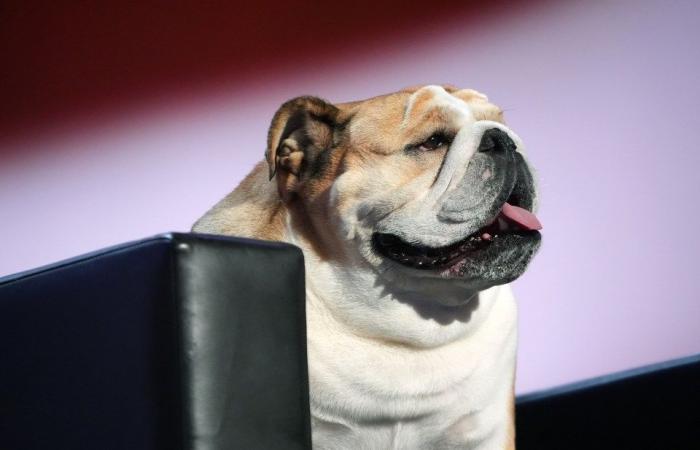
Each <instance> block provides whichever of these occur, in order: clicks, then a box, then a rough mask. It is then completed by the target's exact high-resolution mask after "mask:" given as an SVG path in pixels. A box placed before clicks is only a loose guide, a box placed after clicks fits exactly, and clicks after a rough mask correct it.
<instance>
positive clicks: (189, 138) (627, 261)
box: [0, 0, 700, 392]
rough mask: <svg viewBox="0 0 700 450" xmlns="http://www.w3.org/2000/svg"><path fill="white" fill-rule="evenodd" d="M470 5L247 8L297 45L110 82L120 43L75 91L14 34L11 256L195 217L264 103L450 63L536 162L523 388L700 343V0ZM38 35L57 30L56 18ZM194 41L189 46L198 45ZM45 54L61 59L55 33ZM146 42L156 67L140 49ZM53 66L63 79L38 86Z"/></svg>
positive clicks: (413, 80)
mask: <svg viewBox="0 0 700 450" xmlns="http://www.w3.org/2000/svg"><path fill="white" fill-rule="evenodd" d="M465 5H466V6H459V7H457V6H454V7H452V8H444V7H443V8H442V9H441V8H437V9H436V11H435V15H431V14H424V11H421V10H417V11H413V12H412V11H408V12H407V13H406V15H405V16H400V15H399V17H398V19H397V21H398V23H397V25H396V26H395V27H394V26H393V23H392V20H391V18H392V14H393V12H392V10H391V9H388V10H382V9H380V10H379V12H378V15H377V17H379V18H380V19H382V20H379V21H377V20H375V21H374V22H370V23H369V25H368V28H367V32H366V34H365V33H364V32H362V28H361V27H360V28H359V30H360V31H359V32H358V28H357V27H353V26H352V21H357V20H361V16H358V15H354V16H353V15H350V19H347V20H349V22H343V23H342V24H341V25H342V26H338V27H337V28H334V25H333V24H330V25H324V26H326V28H323V27H322V31H323V34H322V35H320V36H317V37H316V38H315V40H314V38H313V33H311V34H309V35H308V36H310V37H308V39H307V40H308V42H307V41H304V42H303V44H304V47H295V46H293V45H290V44H289V42H287V43H285V40H290V39H291V40H293V39H294V36H295V33H302V35H303V36H306V34H304V33H307V34H308V33H309V31H308V30H307V31H299V29H298V28H296V27H295V26H290V27H284V26H282V25H280V24H279V23H275V26H274V27H272V26H270V27H266V26H265V22H264V18H265V17H268V16H269V15H270V14H272V13H269V14H268V13H263V12H259V13H253V12H250V11H249V12H247V14H249V15H250V18H249V19H250V20H253V19H255V18H256V17H259V18H260V21H259V24H258V25H257V26H251V27H250V28H249V29H248V34H249V35H251V34H252V35H253V37H255V36H262V35H267V33H268V32H271V31H276V34H275V36H276V37H275V38H274V39H270V40H269V42H267V41H265V43H264V45H263V46H262V47H261V50H260V51H261V52H262V55H265V52H269V53H270V54H272V55H277V54H276V53H275V52H281V53H280V54H282V53H283V54H284V55H287V56H288V57H287V58H283V59H281V60H280V63H279V66H278V65H277V64H276V61H275V58H271V60H268V59H265V58H261V57H260V55H259V54H258V53H257V52H253V51H250V50H245V49H244V50H245V51H244V50H240V52H239V53H235V52H234V53H231V54H230V55H225V54H222V55H218V54H215V53H214V52H213V51H211V52H209V53H206V52H205V53H204V56H203V58H205V59H206V58H208V59H206V61H205V62H206V67H208V68H209V69H211V70H210V71H209V72H208V73H205V74H203V73H194V72H193V73H191V74H190V73H187V71H186V70H184V69H183V71H184V73H186V74H187V75H188V76H187V77H183V78H177V77H172V76H171V74H170V71H169V70H170V69H168V65H167V64H166V65H163V66H162V67H160V66H159V67H160V68H159V70H161V71H162V72H163V74H165V75H163V76H161V77H160V78H158V77H155V78H153V79H150V78H149V79H143V78H138V77H136V78H134V79H135V80H136V81H129V82H128V83H126V82H124V83H122V84H120V79H119V76H116V75H114V78H115V80H113V84H112V85H110V86H112V87H113V86H118V87H119V89H116V88H115V89H111V90H110V89H107V88H105V87H104V86H101V85H100V84H99V83H97V82H96V81H95V80H102V78H101V75H100V74H101V73H102V72H100V70H103V71H104V72H105V73H107V72H109V73H112V72H113V71H114V70H116V69H115V67H116V66H119V67H122V66H123V67H124V69H125V72H126V73H128V71H129V65H128V64H129V58H128V54H126V55H122V56H120V58H121V59H119V60H118V61H117V62H118V64H117V63H115V62H114V61H112V60H110V59H109V58H105V59H104V60H97V61H96V64H102V65H103V66H104V65H105V64H106V65H107V68H106V69H105V68H104V67H103V68H102V69H99V67H98V68H93V70H95V71H97V72H95V73H93V74H90V73H87V72H85V71H86V70H87V69H85V70H83V69H80V70H83V72H84V73H85V74H86V75H85V77H86V78H85V79H86V83H87V85H88V87H89V90H88V93H87V94H85V93H83V94H84V95H82V96H81V95H78V100H75V98H74V97H71V95H70V91H71V89H79V86H80V83H79V82H76V79H75V77H76V76H78V77H79V76H80V73H77V74H75V73H73V72H71V70H78V69H75V68H73V69H70V70H69V69H68V68H66V67H63V66H61V67H63V72H64V74H63V75H60V74H59V75H57V76H59V79H60V80H62V81H61V83H62V84H61V86H59V87H58V88H57V87H56V86H54V87H53V88H52V87H51V86H50V85H49V84H50V80H51V79H52V78H51V73H50V72H48V73H44V74H43V77H42V76H39V75H37V74H34V75H32V76H33V77H34V78H31V79H30V80H29V81H27V82H26V83H23V81H22V76H20V75H21V72H22V70H24V71H25V72H26V73H27V74H29V73H30V72H31V70H30V69H31V67H30V68H29V69H28V68H27V67H26V64H29V62H31V63H32V64H46V61H43V60H40V58H36V60H32V59H31V58H30V57H29V56H22V55H20V56H21V57H22V58H25V59H24V60H21V62H22V63H25V65H24V66H22V67H23V68H22V69H21V70H20V69H17V73H15V74H14V75H10V76H9V78H8V79H9V80H10V81H12V82H13V83H15V85H16V86H18V88H12V89H10V88H8V87H7V85H5V89H6V94H7V98H10V101H9V102H8V103H9V106H8V105H4V106H3V109H2V111H4V112H5V114H6V117H7V120H6V121H5V122H4V126H3V127H2V130H3V131H4V133H5V137H4V138H3V139H2V140H0V244H1V246H0V248H2V253H0V275H2V274H8V273H11V272H15V271H19V270H23V269H28V268H31V267H34V266H37V265H40V264H45V263H49V262H52V261H55V260H58V259H61V258H65V257H69V256H72V255H75V254H79V253H81V252H86V251H90V250H93V249H96V248H99V247H103V246H106V245H111V244H115V243H119V242H122V241H126V240H130V239H137V238H140V237H144V236H148V235H151V234H154V233H159V232H163V231H169V230H187V229H188V228H189V226H190V225H191V224H192V222H193V221H194V220H195V219H196V218H197V217H199V216H200V215H201V214H202V213H203V212H204V211H205V210H206V209H207V208H208V207H209V206H211V205H212V204H213V203H214V202H216V201H217V200H218V199H219V198H221V197H222V196H223V195H225V194H226V193H227V192H228V191H229V190H231V189H232V188H233V187H234V186H235V185H236V184H237V183H238V182H239V181H240V180H241V178H242V177H243V176H244V175H245V174H246V173H247V172H248V171H249V170H250V169H251V168H252V167H253V165H254V164H255V163H256V162H257V161H258V160H260V159H261V158H262V155H263V151H264V145H265V136H266V130H267V126H268V123H269V120H270V118H271V116H272V114H273V113H274V111H275V109H276V107H277V106H278V105H279V104H280V103H281V102H283V101H284V100H286V99H288V98H290V97H293V96H296V95H300V94H314V95H318V96H322V97H325V98H327V99H329V100H332V101H345V100H354V99H359V98H364V97H369V96H372V95H375V94H380V93H385V92H389V91H393V90H396V89H398V88H400V87H403V86H407V85H413V84H417V83H443V82H448V83H452V84H456V85H459V86H463V87H473V88H476V89H478V90H481V91H483V92H485V93H487V94H488V95H489V96H490V98H491V99H492V100H493V101H495V102H496V103H498V104H499V105H501V106H502V107H503V108H504V109H505V110H506V118H507V120H508V122H509V124H510V125H511V126H512V127H513V128H514V129H515V131H516V132H517V133H518V134H520V136H521V137H522V138H523V139H524V140H525V142H526V144H528V151H529V155H530V158H531V160H532V161H533V162H534V164H535V166H536V167H537V168H538V170H539V176H540V187H541V211H540V214H539V216H540V218H541V220H542V222H543V223H544V227H545V228H544V245H543V248H542V250H541V252H540V254H539V256H538V257H537V258H536V259H535V261H534V263H533V265H532V267H531V269H530V271H529V272H528V273H526V275H525V276H524V277H523V278H522V279H521V280H518V281H517V282H516V283H515V291H516V294H518V298H519V304H520V324H521V326H520V353H519V362H518V384H517V390H518V391H519V392H525V391H532V390H536V389H540V388H545V387H549V386H553V385H557V384H561V383H565V382H569V381H574V380H578V379H582V378H586V377H590V376H594V375H599V374H603V373H608V372H611V371H616V370H621V369H625V368H629V367H634V366H638V365H641V364H647V363H651V362H656V361H659V360H665V359H669V358H674V357H679V356H683V355H687V354H690V353H697V352H700V328H699V327H698V323H699V321H700V302H698V293H699V292H698V291H699V290H698V288H697V284H696V282H695V277H696V275H697V270H696V269H695V265H696V264H695V258H694V257H695V255H696V254H698V253H699V252H700V238H699V237H698V234H697V233H696V232H695V230H696V229H698V228H699V227H700V214H698V210H697V209H698V208H697V206H696V205H695V203H694V201H695V197H696V195H697V192H698V188H697V186H696V183H697V181H696V180H697V177H698V176H697V174H696V173H695V172H696V171H697V168H698V167H700V152H699V151H697V150H696V149H695V146H696V145H695V143H694V138H695V135H696V131H697V130H698V129H700V119H698V117H699V115H698V113H697V105H699V104H700V89H699V88H698V85H697V73H698V70H699V69H700V62H699V61H698V52H697V48H696V45H697V43H698V42H700V31H699V30H698V28H697V26H696V18H697V17H699V16H700V6H698V5H700V4H698V3H697V2H693V1H675V2H663V1H658V2H653V1H631V0H626V1H617V2H602V1H598V2H590V1H589V2H530V3H525V4H524V5H523V3H521V2H518V3H517V5H518V6H516V4H515V3H508V2H506V3H498V6H495V7H493V6H492V7H489V8H488V9H486V10H482V9H481V8H480V7H479V6H478V3H466V4H465ZM290 11H291V10H290ZM290 11H287V12H286V14H288V15H289V14H295V13H294V12H293V11H291V12H290ZM227 13H231V14H233V12H231V11H227ZM336 13H338V14H340V13H341V12H337V11H336ZM105 14H106V13H105ZM255 14H258V16H256V15H255ZM266 14H267V15H266ZM317 14H321V16H322V13H317ZM272 15H274V14H272ZM369 15H371V14H369ZM106 17H107V16H106ZM212 17H216V15H214V16H212ZM246 17H247V16H246ZM68 19H70V18H68ZM121 20H126V19H123V18H122V19H121ZM202 20H203V19H202ZM246 20H248V19H246ZM68 21H69V22H70V20H68ZM17 23H21V21H20V22H17V21H15V22H13V24H14V25H13V26H15V27H19V25H17ZM52 23H53V22H52ZM145 23H146V24H147V23H148V21H145ZM204 23H206V21H205V22H204ZM281 23H282V24H283V25H284V21H282V22H281ZM336 25H337V24H336ZM144 26H146V25H144ZM159 26H161V27H165V25H164V24H161V25H159ZM0 28H2V27H0ZM56 28H57V29H60V27H59V26H56ZM166 28H167V27H166ZM334 29H335V30H337V32H336V33H333V32H332V30H334ZM260 30H262V31H260ZM268 30H269V31H268ZM39 31H40V30H39ZM176 31H177V30H176ZM256 33H258V34H256ZM166 37H167V35H166ZM42 39H43V40H42V41H41V42H42V43H43V44H42V45H49V44H50V41H51V36H47V37H45V38H42ZM193 39H194V38H193ZM241 39H245V37H243V38H241ZM44 41H46V42H44ZM78 41H79V40H77V39H76V42H78ZM32 42H33V41H32ZM47 42H48V43H47ZM70 42H71V41H69V42H68V44H67V45H72V44H71V43H70ZM167 42H168V41H167V39H165V40H164V42H163V43H164V44H165V45H167ZM246 42H248V43H249V44H250V45H251V46H252V47H251V48H252V49H253V50H255V43H254V42H250V41H246ZM315 42H318V43H319V44H318V45H319V46H320V47H319V48H321V49H323V51H319V52H318V53H316V49H315V48H314V45H315ZM324 42H325V43H324ZM329 42H330V43H329ZM205 44H206V42H204V41H202V42H201V43H197V45H205ZM277 44H279V46H278V45H277ZM22 45H24V49H25V51H31V50H32V48H33V44H32V45H29V44H27V43H24V44H22ZM114 45H115V46H116V47H119V43H118V42H117V43H115V44H114ZM133 45H136V44H133ZM285 45H286V47H285ZM279 48H282V49H283V51H282V50H279ZM170 51H174V50H173V49H171V50H170ZM187 51H188V52H190V53H191V59H192V61H190V63H192V64H196V55H197V52H196V46H194V47H192V48H191V49H188V50H187ZM297 52H299V53H297ZM290 54H291V56H290ZM246 55H247V56H248V57H250V58H251V59H250V61H248V60H247V59H245V58H246ZM298 55H303V57H302V56H298ZM20 56H18V58H19V57H20ZM142 56H143V55H142ZM297 56H298V58H297ZM71 57H72V58H76V61H80V60H81V59H80V58H81V56H80V55H77V56H76V55H73V56H71ZM52 58H54V59H55V60H56V61H58V62H56V61H54V59H50V60H49V61H54V63H55V64H58V65H59V66H60V55H53V56H52ZM219 58H220V59H221V60H222V61H224V60H225V61H227V62H226V63H225V64H224V63H221V65H220V66H218V65H217V64H216V62H217V61H218V60H219ZM230 58H234V59H235V61H234V63H233V64H232V63H231V61H229V59H230ZM241 58H243V59H241ZM280 58H281V56H280ZM25 60H26V61H25ZM29 60H31V61H29ZM18 61H20V60H18ZM28 61H29V62H28ZM42 61H43V62H42ZM83 64H85V67H91V66H90V65H89V64H86V63H83ZM110 64H112V65H114V66H115V67H112V66H111V65H110ZM140 64H141V66H140V67H142V71H143V72H144V73H145V72H148V71H149V70H150V69H149V67H150V66H149V65H148V64H149V62H148V58H145V57H144V61H141V62H140ZM69 65H70V64H69ZM110 67H111V69H110ZM174 67H175V68H173V69H172V70H174V71H177V67H178V66H177V65H175V66H174ZM187 67H191V66H190V65H187ZM237 67H240V72H242V73H238V72H239V71H238V70H237ZM251 67H252V68H251ZM46 68H47V70H49V71H50V68H51V64H48V65H47V66H46ZM6 69H7V66H6ZM12 70H13V69H12V68H10V71H12ZM78 72H80V71H78ZM18 73H20V75H18ZM154 73H155V69H154ZM161 75H162V74H161ZM5 76H6V77H8V75H7V74H6V75H5ZM26 76H29V75H26ZM125 76H126V75H125ZM13 77H14V78H13ZM61 77H63V78H61ZM47 80H49V81H47ZM90 80H92V84H90V82H89V81H90ZM139 80H140V81H139ZM144 80H145V81H144ZM127 81H128V80H127ZM47 83H48V84H47ZM44 85H45V86H44ZM156 85H157V86H158V87H154V86H156ZM27 86H30V87H31V89H28V88H26V87H27ZM42 86H43V87H42ZM183 86H184V87H185V88H183ZM22 87H25V88H26V89H25V91H31V93H30V94H27V97H26V98H27V101H26V102H22V98H23V94H22V92H23V91H22V89H21V88H22ZM43 88H45V89H46V90H47V92H49V93H52V94H51V95H47V96H46V97H44V96H42V95H39V94H38V93H37V92H39V93H41V92H42V89H43ZM51 89H54V91H52V90H51ZM86 89H87V88H86ZM11 90H12V92H10V91H11ZM37 90H38V91H37ZM101 90H102V91H108V93H109V95H102V96H101V94H100V92H101ZM129 92H132V94H129ZM154 92H155V94H154ZM133 93H137V94H133ZM78 94H80V93H78ZM61 95H62V96H64V97H65V98H63V97H61V98H63V100H61V101H57V100H56V96H61ZM48 97H52V98H53V100H52V99H51V98H48ZM127 98H128V100H129V101H122V100H125V99H127ZM42 99H45V102H43V101H42ZM32 102H33V103H32ZM71 102H72V103H71ZM65 104H68V105H69V107H64V106H62V105H65ZM32 105H34V108H36V109H37V111H38V112H37V115H36V117H34V116H33V115H32V114H31V111H32ZM105 105H107V106H105ZM13 108H14V109H16V111H17V116H16V117H15V116H13V114H12V113H13Z"/></svg>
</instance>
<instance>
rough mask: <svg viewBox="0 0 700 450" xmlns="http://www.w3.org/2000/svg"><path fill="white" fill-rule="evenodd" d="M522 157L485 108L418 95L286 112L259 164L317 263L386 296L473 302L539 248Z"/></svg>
mask: <svg viewBox="0 0 700 450" xmlns="http://www.w3.org/2000/svg"><path fill="white" fill-rule="evenodd" d="M522 151H523V147H522V143H521V141H520V139H519V138H518V137H517V136H516V135H515V134H514V133H513V132H512V131H511V130H510V129H509V128H508V127H507V126H505V125H504V121H503V115H502V111H501V110H500V109H499V108H498V107H497V106H495V105H494V104H492V103H490V102H489V101H488V99H487V98H486V96H484V95H482V94H480V93H478V92H476V91H473V90H469V89H463V90H460V89H456V88H453V87H449V86H444V87H443V86H424V87H420V88H411V89H406V90H403V91H400V92H397V93H394V94H390V95H386V96H381V97H376V98H372V99H369V100H365V101H360V102H353V103H345V104H338V105H332V104H329V103H327V102H325V101H323V100H320V99H318V98H315V97H300V98H297V99H294V100H291V101H289V102H287V103H285V104H284V105H283V106H282V107H281V108H280V110H279V111H278V112H277V114H276V115H275V117H274V119H273V122H272V126H271V128H270V133H269V136H268V149H267V153H266V157H267V161H268V164H269V167H270V177H271V178H273V177H274V178H276V182H277V186H278V191H279V194H280V196H281V197H282V199H283V201H284V202H286V203H287V205H288V206H289V207H290V210H292V211H296V212H295V214H293V216H294V220H295V226H296V229H297V230H299V232H300V233H302V234H303V236H304V238H305V239H306V240H307V241H308V242H310V243H311V245H312V246H313V248H314V249H315V253H316V254H318V255H319V257H320V258H321V259H338V260H345V262H351V263H352V264H354V266H353V267H355V269H358V267H359V268H361V267H362V266H364V267H366V268H368V269H370V270H372V271H373V272H374V273H376V274H378V278H379V279H381V280H383V282H385V283H387V284H388V285H391V286H392V287H393V289H399V290H400V289H412V290H416V289H418V290H420V289H425V288H428V289H434V288H435V287H436V286H438V287H439V286H445V285H449V286H452V287H458V288H460V289H466V290H467V291H470V292H475V291H479V290H483V289H486V288H489V287H491V286H494V285H498V284H503V283H507V282H510V281H512V280H514V279H515V278H517V277H518V276H520V275H521V274H522V273H523V271H524V270H525V268H526V266H527V264H528V262H529V261H530V259H531V258H532V256H533V254H534V253H535V252H536V250H537V249H538V247H539V243H540V234H539V232H538V231H537V230H538V229H539V228H540V226H539V223H538V221H537V219H536V217H535V216H534V215H533V214H532V211H533V208H534V207H535V203H536V190H535V185H534V181H533V175H532V169H531V168H530V166H529V165H528V163H527V162H526V160H525V158H524V156H523V153H522ZM358 264H359V266H358ZM447 302H448V303H450V302H452V301H451V300H447Z"/></svg>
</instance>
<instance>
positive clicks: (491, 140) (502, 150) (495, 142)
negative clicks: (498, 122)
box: [478, 128, 517, 156]
mask: <svg viewBox="0 0 700 450" xmlns="http://www.w3.org/2000/svg"><path fill="white" fill-rule="evenodd" d="M516 148H517V146H516V145H515V142H513V140H512V139H511V138H510V136H508V133H506V132H505V131H503V130H501V129H498V128H491V129H489V130H486V131H484V134H483V136H481V142H480V143H479V148H478V151H480V152H483V153H492V154H493V155H494V156H495V155H503V154H508V153H512V152H514V151H515V149H516Z"/></svg>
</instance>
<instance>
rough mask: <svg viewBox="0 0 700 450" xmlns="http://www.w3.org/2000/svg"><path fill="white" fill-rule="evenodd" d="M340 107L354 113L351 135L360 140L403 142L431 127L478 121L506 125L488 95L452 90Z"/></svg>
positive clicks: (413, 91)
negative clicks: (374, 138)
mask: <svg viewBox="0 0 700 450" xmlns="http://www.w3.org/2000/svg"><path fill="white" fill-rule="evenodd" d="M340 106H341V107H342V108H347V109H348V110H349V111H351V113H352V115H353V120H352V122H351V125H350V133H351V135H353V136H355V137H359V138H370V137H371V136H382V138H384V139H386V138H389V137H391V136H393V137H394V138H400V137H403V136H405V135H408V134H411V133H412V132H413V131H415V130H416V129H420V128H424V127H426V126H431V125H432V126H435V125H440V126H443V127H447V128H455V129H458V128H461V127H462V126H464V125H467V124H469V123H473V122H474V121H476V120H495V121H498V122H502V114H501V110H500V109H499V108H498V107H497V106H496V105H493V104H492V103H490V102H489V101H488V98H487V97H486V96H485V95H484V94H481V93H479V92H477V91H474V90H472V89H457V88H453V87H449V86H436V85H430V86H422V87H419V88H410V89H406V90H403V91H400V92H397V93H394V94H389V95H385V96H382V97H376V98H373V99H369V100H365V101H362V102H356V103H350V104H345V105H340Z"/></svg>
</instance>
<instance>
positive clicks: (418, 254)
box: [372, 230, 541, 290]
mask: <svg viewBox="0 0 700 450" xmlns="http://www.w3.org/2000/svg"><path fill="white" fill-rule="evenodd" d="M540 241H541V236H540V233H539V232H538V231H534V230H511V231H508V232H505V233H501V234H490V235H488V236H487V238H486V239H485V238H484V233H483V232H482V231H479V232H476V233H474V234H472V235H470V236H467V237H466V238H463V239H461V240H458V241H456V242H454V243H453V244H450V245H447V246H444V247H428V246H424V245H420V244H416V243H408V242H406V241H404V240H403V239H401V238H399V237H398V236H396V235H394V234H390V233H380V232H375V233H373V234H372V249H373V251H374V253H375V254H377V255H379V256H380V257H381V258H382V259H383V260H384V261H386V262H387V263H388V264H390V265H391V266H392V268H393V269H395V270H397V271H401V272H404V273H405V274H406V275H409V276H411V277H417V278H422V279H426V278H428V279H431V278H432V279H443V280H455V281H456V280H461V281H462V283H460V284H463V283H466V284H467V285H468V286H469V288H470V289H473V290H483V289H487V288H489V287H492V286H496V285H499V284H505V283H509V282H511V281H513V280H515V279H516V278H518V277H519V276H520V275H522V274H523V272H524V271H525V269H526V268H527V266H528V263H529V262H530V260H531V259H532V257H533V256H534V255H535V253H536V252H537V250H538V249H539V246H540Z"/></svg>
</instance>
